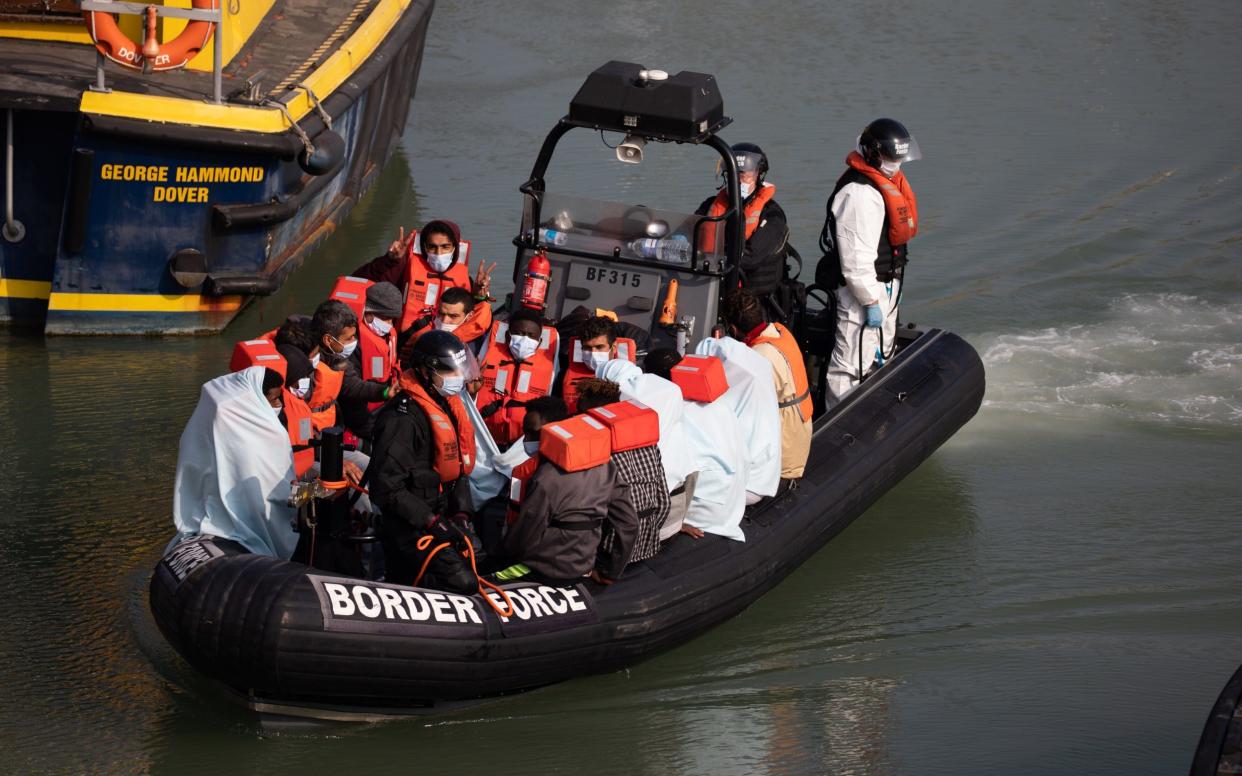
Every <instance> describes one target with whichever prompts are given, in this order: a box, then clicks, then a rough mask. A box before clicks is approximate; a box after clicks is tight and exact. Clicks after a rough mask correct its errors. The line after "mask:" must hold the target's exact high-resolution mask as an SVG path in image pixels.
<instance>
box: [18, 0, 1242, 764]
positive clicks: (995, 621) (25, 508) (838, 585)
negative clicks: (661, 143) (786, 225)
mask: <svg viewBox="0 0 1242 776" xmlns="http://www.w3.org/2000/svg"><path fill="white" fill-rule="evenodd" d="M1239 32H1242V5H1239V4H1238V3H1236V2H1224V1H1217V2H1208V1H1204V2H1196V3H1174V2H1127V3H1122V2H1102V1H1097V2H1089V3H1074V2H1052V3H1042V4H1030V3H1016V2H1012V1H1011V0H1005V1H1004V2H982V0H978V1H976V2H966V3H935V4H914V3H898V2H872V3H868V4H862V5H853V6H846V5H841V4H823V3H816V2H809V1H807V2H799V3H781V4H770V5H761V6H752V5H743V4H737V3H729V2H715V3H705V2H700V1H699V0H694V1H693V2H685V3H678V4H675V5H674V4H669V3H662V2H654V1H652V2H625V1H618V2H600V1H599V0H586V1H585V2H582V3H578V4H574V5H572V6H570V5H566V4H556V3H550V2H530V3H521V4H517V3H499V2H481V3H463V4H456V5H453V4H449V3H441V4H440V6H439V7H437V9H436V12H435V16H434V19H433V22H432V28H431V33H430V34H429V36H428V55H427V59H426V61H425V63H424V66H423V70H422V77H421V81H420V84H419V90H418V95H417V97H416V98H415V101H414V104H413V109H412V112H411V120H410V123H409V126H408V128H407V132H406V136H405V137H404V139H403V143H402V145H401V148H400V150H399V152H398V154H397V155H396V156H394V158H393V160H392V162H391V163H390V164H389V165H388V168H387V169H386V170H385V172H384V174H383V176H382V177H381V179H380V181H379V183H378V184H377V186H376V187H375V189H374V190H373V191H372V192H371V193H370V194H369V195H368V197H367V198H366V199H365V200H364V201H363V202H362V203H361V204H360V205H359V207H358V208H357V209H356V210H355V212H354V214H353V216H352V217H351V219H350V220H349V221H348V223H347V224H346V225H344V226H343V227H342V228H341V229H340V230H338V232H337V233H336V234H335V235H334V236H333V237H332V238H331V239H330V240H329V241H328V243H327V244H326V245H325V247H324V248H323V249H322V250H320V251H319V252H318V253H317V254H316V255H315V256H314V257H313V258H312V260H311V261H310V262H309V264H308V265H307V266H306V267H304V268H303V269H302V270H301V271H300V272H299V273H298V274H297V275H296V276H295V277H294V278H293V280H292V281H291V282H290V283H289V284H288V285H287V286H286V287H285V288H284V289H283V290H282V291H281V292H280V293H279V294H277V295H276V296H274V297H271V298H269V299H266V300H264V301H263V302H262V303H260V304H256V305H254V306H252V307H251V308H249V309H248V310H247V311H245V312H244V313H243V314H242V316H241V317H240V318H239V319H238V321H237V322H236V323H235V324H234V325H233V326H232V327H231V328H230V329H229V330H228V331H227V332H226V333H225V334H224V335H223V336H221V337H213V338H204V339H172V338H169V339H158V338H154V339H150V338H149V339H125V338H99V339H95V338H92V339H48V340H43V339H31V338H27V337H23V336H16V335H11V334H7V333H5V334H0V386H2V389H0V449H2V450H3V451H4V452H5V453H6V456H5V462H6V466H5V470H4V472H3V474H2V475H0V504H3V507H2V508H0V591H2V595H3V599H2V600H3V602H4V607H5V610H4V613H3V614H4V616H3V617H0V698H2V699H3V700H4V703H3V705H2V706H0V762H3V763H4V766H3V769H4V770H5V771H6V772H13V773H44V772H48V773H73V772H107V773H114V772H159V773H218V772H230V773H255V774H259V773H263V774H266V773H284V772H288V773H389V772H393V773H396V772H400V773H413V772H417V773H475V772H493V773H504V774H515V775H516V774H525V773H531V774H549V773H570V774H577V773H598V774H614V773H615V774H631V773H643V774H682V773H712V774H750V773H756V772H758V773H771V774H812V773H849V774H894V773H902V774H914V773H918V774H926V773H943V774H992V773H997V772H1006V773H1022V774H1044V773H1054V774H1060V773H1065V774H1071V773H1072V774H1085V773H1089V774H1097V773H1099V774H1114V773H1115V774H1122V773H1124V774H1133V773H1144V774H1148V773H1150V774H1166V773H1178V772H1184V770H1185V769H1186V768H1187V767H1188V766H1189V763H1190V757H1191V754H1192V751H1193V748H1194V745H1195V743H1196V740H1197V737H1198V734H1199V731H1200V729H1201V727H1202V724H1203V721H1204V719H1205V718H1206V715H1207V712H1208V710H1209V708H1210V706H1211V704H1212V701H1213V699H1214V697H1215V694H1216V693H1217V692H1218V691H1219V689H1220V687H1221V686H1222V685H1223V683H1224V682H1225V680H1226V679H1227V678H1228V676H1229V675H1230V674H1231V673H1232V671H1233V670H1234V669H1235V668H1236V667H1237V665H1238V663H1239V662H1240V661H1242V616H1240V614H1242V606H1240V603H1239V598H1240V596H1239V588H1240V586H1242V564H1239V563H1238V562H1237V558H1238V556H1239V551H1240V550H1242V539H1240V538H1239V537H1240V536H1242V530H1240V524H1239V518H1240V517H1242V488H1240V486H1239V481H1238V475H1237V471H1238V464H1239V461H1242V455H1239V453H1240V452H1242V446H1240V445H1239V442H1240V441H1242V433H1240V432H1239V422H1240V421H1242V344H1240V343H1242V302H1239V301H1238V300H1239V298H1240V292H1242V271H1240V270H1239V260H1240V258H1242V247H1240V246H1242V221H1240V219H1239V215H1238V213H1239V204H1240V203H1242V197H1240V195H1242V162H1239V161H1238V159H1237V155H1236V153H1235V150H1234V146H1235V144H1236V136H1237V129H1236V128H1237V126H1238V125H1239V120H1240V119H1242V105H1240V104H1239V101H1238V99H1237V86H1236V85H1237V84H1238V83H1239V82H1240V81H1242V78H1240V77H1242V64H1240V60H1239V58H1238V56H1237V54H1236V43H1235V40H1236V38H1237V36H1238V34H1239ZM612 58H616V59H627V60H632V61H638V62H643V63H645V64H647V65H649V66H653V67H656V66H659V67H664V68H665V69H668V70H671V71H674V72H675V71H677V70H681V69H692V70H706V71H708V72H713V73H715V74H716V75H717V77H718V79H719V81H720V86H721V89H722V91H723V94H724V96H725V104H726V112H727V113H729V114H730V115H732V116H733V117H734V119H735V124H734V126H733V127H731V128H729V129H728V130H727V131H726V132H725V137H726V138H727V139H729V140H731V141H741V140H752V141H755V142H758V143H760V144H761V145H762V146H763V147H764V148H765V149H767V150H768V152H769V156H770V157H771V163H772V172H771V174H770V178H769V179H770V180H771V181H772V182H774V183H775V184H776V185H777V189H778V193H777V198H778V200H779V201H780V202H781V204H782V205H783V206H784V208H785V210H786V211H787V213H788V214H789V219H790V222H791V224H792V225H793V228H794V239H795V242H796V244H797V245H798V246H800V247H801V248H802V253H803V254H804V255H806V256H808V257H810V256H811V255H812V254H813V252H814V250H813V246H814V243H815V238H816V235H817V233H818V229H819V222H820V220H821V219H822V214H823V201H824V198H825V197H826V195H827V193H828V192H829V190H830V189H831V185H832V183H833V181H834V180H835V178H836V176H837V175H838V174H839V172H840V169H841V162H842V159H843V157H844V155H845V153H846V151H847V150H849V147H850V146H851V144H852V142H853V140H854V137H855V136H856V134H857V132H858V130H859V129H860V128H861V127H862V125H863V124H865V123H866V122H867V121H868V120H869V119H871V118H874V117H876V116H879V115H892V116H894V117H896V118H898V119H901V120H902V121H904V122H905V123H906V124H907V125H908V126H909V127H910V128H911V130H912V131H913V132H914V133H915V135H916V136H917V138H918V140H919V142H920V144H921V145H922V147H923V150H924V153H925V157H926V158H925V159H924V160H923V161H920V162H918V163H916V164H912V165H910V166H909V167H908V169H907V172H908V175H909V177H910V179H911V181H912V185H913V186H914V188H915V190H916V191H917V193H918V195H919V201H920V211H921V214H922V218H923V220H922V228H921V233H920V235H919V237H918V238H917V240H916V242H915V243H914V245H913V250H912V260H913V263H912V264H911V267H910V276H909V277H910V282H909V289H908V291H907V293H906V297H905V309H906V317H907V319H909V320H915V321H918V322H920V323H923V324H928V325H936V326H943V327H946V328H949V329H952V330H953V331H956V332H958V333H960V334H961V335H963V336H964V337H966V338H967V339H968V340H970V341H971V342H972V343H973V344H974V345H975V346H976V347H977V348H978V350H979V351H980V353H981V354H982V355H983V356H984V360H985V362H986V364H987V367H988V379H989V384H988V394H987V398H986V400H985V405H984V407H983V409H982V410H981V412H980V414H979V415H978V417H977V418H976V419H975V420H974V421H973V422H972V423H971V424H970V425H968V426H967V427H966V428H965V429H964V430H963V431H962V432H961V433H959V434H958V435H957V437H955V438H954V439H953V440H952V441H951V442H950V443H949V444H948V445H946V446H945V447H944V448H942V449H941V450H940V451H939V452H938V453H937V454H936V455H935V456H934V457H933V458H932V459H931V460H929V461H928V462H927V463H926V464H925V465H924V466H923V467H921V468H920V469H918V470H917V471H916V472H915V473H914V474H912V475H911V476H910V477H909V478H907V479H906V480H905V481H904V482H903V483H902V484H901V485H900V486H898V487H897V488H895V489H894V490H893V491H892V492H891V493H889V494H888V495H887V496H886V497H885V498H884V499H882V500H881V501H880V502H879V503H878V504H876V505H875V506H874V507H873V508H872V509H871V510H869V511H868V512H867V514H865V515H864V516H863V517H862V518H860V519H859V520H858V521H857V522H856V523H855V524H854V525H853V526H852V527H851V528H849V530H847V531H846V532H845V533H844V534H842V535H841V536H840V537H839V538H837V539H835V540H834V541H833V542H832V543H831V544H829V545H828V546H827V547H826V548H825V549H824V550H823V551H821V552H820V553H819V554H818V555H816V556H815V557H814V558H813V559H812V560H811V561H809V562H808V563H807V564H805V565H804V566H803V567H802V568H801V569H800V570H799V571H798V572H797V573H796V574H795V575H793V576H792V577H791V578H790V579H789V580H787V581H786V582H785V583H784V584H782V585H781V586H780V587H779V588H777V589H776V590H775V591H773V592H772V593H770V594H769V595H767V596H766V597H764V598H763V599H762V600H761V601H760V602H759V603H758V604H756V605H755V606H754V607H752V608H751V609H750V610H748V611H747V612H746V613H744V614H743V615H742V616H740V617H738V618H737V619H735V620H733V621H732V622H730V623H728V624H726V625H724V626H722V627H720V628H718V629H716V630H715V631H712V632H710V633H708V634H706V635H704V636H703V637H701V638H700V639H698V640H696V641H694V642H693V643H691V644H689V645H687V646H685V647H683V648H681V649H678V650H676V651H674V652H671V653H669V654H666V655H663V656H661V657H658V658H656V659H654V660H651V661H649V662H646V663H643V664H641V665H639V666H636V667H634V668H632V669H630V670H629V671H627V672H623V673H619V674H613V675H607V676H599V677H591V678H587V679H583V680H579V681H574V682H569V683H566V684H563V685H560V686H557V687H553V688H548V689H546V690H543V691H540V692H537V693H532V694H529V695H525V696H520V697H516V698H512V699H506V700H504V701H501V702H498V703H495V704H492V705H488V706H484V707H481V708H478V709H475V710H472V711H469V712H463V713H459V714H455V715H448V716H446V717H441V718H435V719H430V720H415V721H410V722H401V723H392V724H385V725H379V726H366V727H344V728H330V729H321V730H311V731H305V730H303V731H281V732H274V731H269V730H264V729H262V728H261V727H260V726H259V725H258V723H257V722H256V720H255V719H254V718H253V717H252V716H250V715H248V714H247V713H246V712H244V711H242V710H240V709H239V708H237V707H235V706H233V705H232V704H230V703H229V702H228V701H227V700H226V699H224V698H223V697H221V696H220V695H219V694H218V693H216V692H215V691H214V690H213V688H212V686H211V685H210V684H208V683H206V682H204V681H202V680H201V679H199V678H198V677H196V676H195V675H194V674H193V672H191V671H190V670H189V669H187V668H186V667H185V666H184V664H182V663H181V662H180V661H179V659H178V658H177V657H176V656H175V655H174V654H173V652H172V651H171V649H170V648H168V647H167V646H166V645H165V644H164V642H163V640H162V638H161V637H160V635H159V633H158V631H157V630H156V629H155V627H154V625H153V623H152V621H151V619H150V615H149V614H148V612H147V609H146V582H147V578H148V574H149V573H150V570H151V568H152V567H153V565H154V563H155V561H156V559H157V558H158V556H159V553H160V550H161V549H162V547H163V544H164V542H165V541H166V540H167V538H168V536H169V534H170V532H171V523H170V520H169V513H170V509H171V482H172V475H173V471H174V467H175V463H176V461H175V457H176V445H177V439H178V436H179V434H180V431H181V427H182V425H183V424H184V422H185V420H186V418H187V417H188V416H189V413H190V411H191V409H192V408H193V406H194V403H195V401H196V399H197V393H198V387H199V385H201V383H202V382H204V381H205V380H207V379H209V378H211V377H212V376H214V375H216V374H218V373H219V372H220V371H222V370H223V368H224V367H225V364H226V361H227V357H228V353H229V351H230V349H231V346H232V342H233V341H234V340H236V339H240V338H242V337H245V336H248V335H250V334H253V333H255V332H258V331H261V330H265V329H267V328H271V327H272V326H273V325H275V324H276V323H277V322H279V321H280V320H281V319H282V318H283V317H284V316H285V315H286V314H288V313H290V312H295V311H303V312H304V311H309V310H310V309H311V308H312V307H313V306H314V304H315V303H316V302H317V301H318V300H319V299H321V298H322V297H323V296H324V295H325V294H326V292H327V290H328V288H329V286H330V285H331V281H332V279H333V278H334V277H335V276H336V275H338V274H342V273H344V272H347V271H349V270H351V269H353V268H354V267H355V266H357V265H358V264H360V263H362V262H363V261H365V260H366V259H369V258H371V257H372V256H374V255H377V254H378V253H380V252H382V251H383V250H384V248H385V247H386V246H387V244H388V242H389V241H390V240H391V239H392V235H393V233H395V231H396V229H397V227H398V226H399V225H405V226H407V227H408V226H410V225H415V224H418V223H420V222H422V221H425V220H427V219H429V218H432V217H439V216H446V217H450V218H453V219H455V220H457V221H459V222H460V223H461V224H462V225H463V228H464V231H465V232H466V236H468V237H470V238H471V239H473V240H474V241H475V245H476V249H475V250H476V254H475V255H476V256H477V257H480V258H482V257H485V256H486V257H487V258H488V259H489V260H498V261H500V262H501V266H502V268H503V272H501V273H499V274H502V275H503V278H502V281H501V282H499V283H498V285H499V286H500V288H499V290H501V291H504V290H508V288H511V282H510V281H509V279H508V275H509V271H510V270H511V268H512V257H513V249H512V247H511V244H510V242H509V241H510V240H511V238H512V236H513V234H514V232H515V230H516V228H517V222H518V216H519V207H520V197H519V195H518V193H517V190H516V189H517V186H518V184H520V183H521V182H522V181H523V180H525V179H526V177H527V175H528V174H529V171H530V167H531V165H532V164H533V161H534V156H535V152H536V150H537V148H538V144H539V143H540V142H541V140H542V137H543V135H544V134H545V133H546V132H547V130H548V129H549V128H551V126H552V124H553V122H554V121H555V120H556V119H557V118H559V117H560V116H561V115H562V114H563V113H564V111H565V109H566V106H567V104H568V100H569V98H570V97H571V96H572V94H573V92H574V91H575V89H576V88H577V85H578V84H579V83H580V82H581V80H582V78H583V77H584V76H585V74H586V73H587V72H589V71H590V70H591V69H593V68H594V67H596V66H598V65H599V64H602V63H603V62H604V61H606V60H608V59H612ZM564 145H565V147H566V150H565V154H564V155H563V156H558V158H557V160H556V161H555V163H554V165H553V168H552V171H551V173H550V175H549V185H550V186H551V187H553V188H556V189H558V190H561V191H565V192H567V193H574V194H580V195H586V196H611V197H613V198H617V199H633V200H636V201H642V202H644V203H645V204H648V205H652V206H661V207H668V208H674V209H678V208H680V209H690V208H692V207H693V206H694V205H696V204H697V203H698V202H700V201H701V200H702V199H703V197H705V196H706V194H707V193H708V192H710V191H711V187H712V170H711V163H710V157H708V156H706V155H702V154H698V153H697V152H696V149H692V148H682V147H679V148H663V147H657V148H649V149H648V154H649V159H650V162H649V163H645V164H644V165H641V166H640V167H639V168H627V169H618V168H619V165H616V164H615V163H608V155H609V154H610V153H611V152H609V151H608V150H607V149H605V148H603V147H602V146H601V145H600V144H599V142H598V138H594V137H592V136H590V135H585V139H578V140H575V139H574V138H573V135H572V134H571V136H570V138H569V139H567V140H566V141H565V144H564Z"/></svg>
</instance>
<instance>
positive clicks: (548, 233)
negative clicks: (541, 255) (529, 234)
mask: <svg viewBox="0 0 1242 776" xmlns="http://www.w3.org/2000/svg"><path fill="white" fill-rule="evenodd" d="M568 239H569V235H567V234H565V233H564V232H558V231H557V230H555V229H540V230H539V242H541V243H543V244H544V245H564V244H565V241H566V240H568Z"/></svg>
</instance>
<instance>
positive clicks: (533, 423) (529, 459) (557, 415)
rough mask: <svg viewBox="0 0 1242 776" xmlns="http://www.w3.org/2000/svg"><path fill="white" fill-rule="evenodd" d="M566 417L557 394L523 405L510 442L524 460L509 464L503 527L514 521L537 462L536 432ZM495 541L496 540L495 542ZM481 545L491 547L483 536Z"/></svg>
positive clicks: (561, 400) (567, 415)
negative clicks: (518, 434)
mask: <svg viewBox="0 0 1242 776" xmlns="http://www.w3.org/2000/svg"><path fill="white" fill-rule="evenodd" d="M567 417H569V410H568V409H567V408H566V407H565V401H564V400H563V399H561V397H559V396H540V397H539V398H537V399H531V400H530V401H529V402H527V404H526V415H525V416H524V417H523V418H522V438H521V439H520V440H518V441H517V442H514V443H513V444H514V446H515V447H516V446H517V445H521V446H522V448H523V452H524V454H525V456H526V460H524V461H522V462H521V463H519V464H517V465H516V466H514V467H513V473H512V475H510V478H509V489H508V493H507V497H508V505H509V508H508V510H507V513H506V515H505V522H504V526H503V528H504V529H506V530H507V529H508V527H509V526H511V525H513V524H514V523H516V522H517V517H518V511H519V509H520V508H521V506H522V493H523V492H524V491H525V488H526V485H527V484H528V483H529V482H530V477H531V475H532V474H534V473H535V468H536V467H537V466H538V465H539V433H540V432H541V431H542V430H543V427H544V426H545V425H547V424H548V423H558V422H560V421H562V420H564V419H565V418H567ZM496 544H499V542H496ZM484 546H487V547H492V546H494V545H493V544H492V543H491V542H488V541H487V537H486V536H484Z"/></svg>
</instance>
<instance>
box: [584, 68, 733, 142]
mask: <svg viewBox="0 0 1242 776" xmlns="http://www.w3.org/2000/svg"><path fill="white" fill-rule="evenodd" d="M644 75H645V76H646V77H644ZM566 118H567V121H569V123H571V124H575V125H577V126H582V127H591V128H595V129H603V130H608V131H611V132H625V133H629V134H634V135H641V136H642V137H645V138H648V139H652V140H673V141H677V142H689V143H701V142H703V141H704V140H706V139H707V138H708V136H710V135H711V134H713V133H714V132H716V131H717V130H719V129H720V128H722V127H724V126H725V125H727V124H728V123H729V122H730V119H728V118H726V117H725V115H724V98H723V97H721V96H720V89H719V88H718V87H717V85H716V77H715V76H713V75H709V74H708V73H693V72H690V71H689V70H683V71H681V72H680V73H678V74H677V75H672V76H669V75H666V74H665V73H662V72H660V71H658V70H648V69H647V68H645V67H643V66H642V65H637V64H634V63H633V62H616V61H614V62H609V63H608V64H606V65H604V66H603V67H601V68H599V69H598V70H596V71H595V72H594V73H591V75H590V76H588V77H587V79H586V82H585V83H583V84H582V88H580V89H579V90H578V93H577V94H576V95H574V98H573V100H572V101H570V103H569V116H568V117H566Z"/></svg>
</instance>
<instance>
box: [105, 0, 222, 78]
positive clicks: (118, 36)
mask: <svg viewBox="0 0 1242 776" xmlns="http://www.w3.org/2000/svg"><path fill="white" fill-rule="evenodd" d="M191 6H192V7H193V8H196V9H198V10H211V11H214V10H215V9H217V8H219V7H220V0H193V2H192V3H191ZM82 18H83V19H85V20H86V29H87V31H88V32H90V34H91V40H93V41H95V49H96V50H97V51H98V52H99V53H100V54H103V55H104V56H105V57H107V58H108V59H110V60H112V61H113V62H116V63H117V64H118V65H123V66H125V67H128V68H132V69H134V70H143V69H144V67H146V66H150V68H151V69H152V70H176V69H177V68H180V67H185V65H186V63H187V62H189V61H190V60H191V59H193V58H194V57H196V56H198V52H199V51H201V50H202V49H203V47H205V46H206V45H207V41H209V40H211V33H212V32H214V31H215V29H216V25H215V23H214V22H201V21H197V20H193V21H190V22H189V23H188V24H186V26H185V29H184V30H182V31H181V34H180V35H178V36H177V37H176V38H175V39H174V40H171V41H169V42H168V43H163V44H160V45H159V46H158V49H159V50H158V53H156V54H155V55H154V56H149V57H148V56H143V53H142V46H141V45H139V44H137V43H134V42H133V41H132V40H130V39H129V36H128V35H126V34H125V33H123V32H121V28H120V27H118V26H117V24H116V17H114V16H113V15H112V14H110V13H106V12H104V11H83V12H82Z"/></svg>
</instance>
